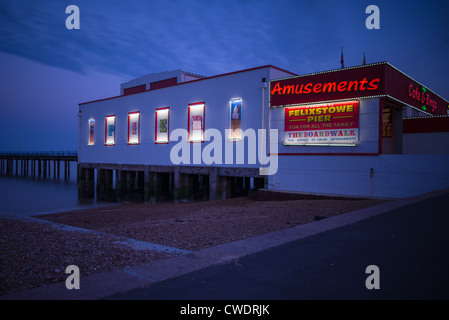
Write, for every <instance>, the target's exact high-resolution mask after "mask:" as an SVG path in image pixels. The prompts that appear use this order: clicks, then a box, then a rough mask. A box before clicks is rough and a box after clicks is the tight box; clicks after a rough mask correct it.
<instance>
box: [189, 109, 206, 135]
mask: <svg viewBox="0 0 449 320" xmlns="http://www.w3.org/2000/svg"><path fill="white" fill-rule="evenodd" d="M188 118H189V123H188V131H189V138H188V139H189V141H191V142H201V141H204V103H203V102H200V103H192V104H189V115H188Z"/></svg>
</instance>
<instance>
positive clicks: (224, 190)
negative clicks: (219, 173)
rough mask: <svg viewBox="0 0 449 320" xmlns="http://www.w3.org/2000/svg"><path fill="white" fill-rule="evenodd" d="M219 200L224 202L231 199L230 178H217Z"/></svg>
mask: <svg viewBox="0 0 449 320" xmlns="http://www.w3.org/2000/svg"><path fill="white" fill-rule="evenodd" d="M218 182H219V195H220V199H222V200H225V199H228V198H230V197H231V192H232V181H231V178H230V177H218Z"/></svg>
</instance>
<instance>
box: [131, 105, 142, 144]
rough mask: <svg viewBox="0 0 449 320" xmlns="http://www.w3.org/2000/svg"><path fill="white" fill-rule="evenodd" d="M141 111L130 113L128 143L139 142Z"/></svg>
mask: <svg viewBox="0 0 449 320" xmlns="http://www.w3.org/2000/svg"><path fill="white" fill-rule="evenodd" d="M139 132H140V112H138V111H136V112H130V113H128V144H139Z"/></svg>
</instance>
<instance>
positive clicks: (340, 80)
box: [270, 62, 449, 115]
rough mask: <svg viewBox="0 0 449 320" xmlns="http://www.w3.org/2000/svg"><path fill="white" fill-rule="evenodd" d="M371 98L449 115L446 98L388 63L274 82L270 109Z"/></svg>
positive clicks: (271, 89)
mask: <svg viewBox="0 0 449 320" xmlns="http://www.w3.org/2000/svg"><path fill="white" fill-rule="evenodd" d="M369 97H388V98H390V97H391V98H393V99H395V100H397V101H399V102H402V103H403V104H404V105H408V106H412V107H414V108H416V109H419V110H421V111H423V112H425V113H426V114H428V115H445V114H448V113H449V102H448V101H447V100H446V99H443V98H442V97H440V96H439V95H437V94H436V93H434V92H432V91H431V90H429V89H428V88H426V87H425V86H423V85H421V84H420V83H418V82H416V81H415V80H413V79H412V78H410V77H409V76H407V75H406V74H404V73H403V72H401V71H400V70H398V69H396V68H395V67H393V66H392V65H390V64H388V63H387V62H381V63H374V64H371V65H364V66H359V67H353V68H344V69H337V70H331V71H326V72H321V73H316V74H310V75H304V76H297V77H291V78H286V79H279V80H273V81H271V82H270V107H287V106H291V105H298V104H306V103H320V102H323V101H338V100H349V99H359V98H369Z"/></svg>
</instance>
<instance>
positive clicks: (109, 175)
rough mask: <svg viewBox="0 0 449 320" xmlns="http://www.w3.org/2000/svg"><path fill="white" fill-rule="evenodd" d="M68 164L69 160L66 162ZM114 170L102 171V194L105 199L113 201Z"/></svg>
mask: <svg viewBox="0 0 449 320" xmlns="http://www.w3.org/2000/svg"><path fill="white" fill-rule="evenodd" d="M68 164H69V165H70V162H69V163H68ZM113 175H114V171H113V170H105V173H104V196H105V201H114V179H113Z"/></svg>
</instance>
